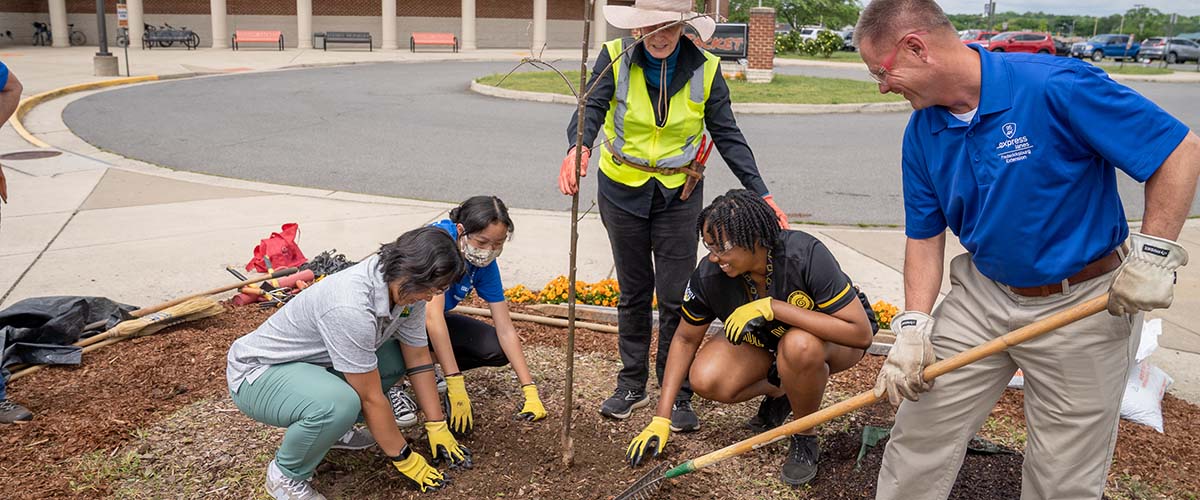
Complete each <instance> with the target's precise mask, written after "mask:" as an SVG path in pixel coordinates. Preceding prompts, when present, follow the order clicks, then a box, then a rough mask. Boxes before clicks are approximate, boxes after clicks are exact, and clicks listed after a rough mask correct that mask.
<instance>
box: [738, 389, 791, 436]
mask: <svg viewBox="0 0 1200 500" xmlns="http://www.w3.org/2000/svg"><path fill="white" fill-rule="evenodd" d="M791 414H792V404H791V403H790V402H789V401H788V398H787V395H784V396H780V397H777V398H773V397H771V396H763V400H762V402H761V403H759V404H758V414H756V415H754V416H753V417H751V418H750V420H749V421H747V422H746V427H749V428H750V430H752V431H754V432H757V433H763V432H767V431H769V430H771V429H774V428H776V427H779V426H781V425H783V423H784V422H787V418H788V415H791Z"/></svg>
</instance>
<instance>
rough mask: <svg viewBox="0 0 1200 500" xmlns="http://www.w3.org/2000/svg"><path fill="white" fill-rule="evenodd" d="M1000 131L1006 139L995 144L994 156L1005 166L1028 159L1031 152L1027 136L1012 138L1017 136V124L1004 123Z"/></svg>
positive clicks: (1031, 145)
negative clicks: (995, 151) (1002, 161)
mask: <svg viewBox="0 0 1200 500" xmlns="http://www.w3.org/2000/svg"><path fill="white" fill-rule="evenodd" d="M1000 130H1001V131H1002V132H1004V137H1006V138H1007V139H1006V140H1003V141H1000V142H998V143H996V150H997V151H998V153H996V155H997V156H999V157H1000V159H1002V160H1004V163H1005V164H1008V163H1016V162H1018V161H1022V160H1027V159H1029V153H1030V152H1032V151H1033V144H1030V142H1029V136H1025V135H1023V136H1020V137H1013V136H1015V135H1017V124H1016V123H1013V122H1008V123H1005V124H1004V125H1003V126H1001V127H1000Z"/></svg>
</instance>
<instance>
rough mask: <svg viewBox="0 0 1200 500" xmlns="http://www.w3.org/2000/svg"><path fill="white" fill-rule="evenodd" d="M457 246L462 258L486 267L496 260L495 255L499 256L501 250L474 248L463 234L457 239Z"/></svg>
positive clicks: (476, 265) (473, 264)
mask: <svg viewBox="0 0 1200 500" xmlns="http://www.w3.org/2000/svg"><path fill="white" fill-rule="evenodd" d="M458 248H459V250H461V251H462V255H463V259H465V260H466V261H467V263H469V264H471V265H472V266H475V267H487V266H488V265H490V264H491V263H492V262H494V261H495V260H496V257H499V256H500V252H501V251H502V250H484V249H482V248H476V247H474V246H473V245H471V244H470V243H468V242H467V238H466V237H465V236H464V237H463V238H461V239H459V244H458Z"/></svg>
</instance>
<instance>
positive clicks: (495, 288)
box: [425, 196, 546, 434]
mask: <svg viewBox="0 0 1200 500" xmlns="http://www.w3.org/2000/svg"><path fill="white" fill-rule="evenodd" d="M432 225H433V226H435V227H439V228H442V229H443V230H445V231H446V232H448V233H450V236H451V237H453V238H454V239H455V241H457V242H458V248H459V250H460V251H461V252H462V255H463V258H464V259H465V260H466V261H467V272H466V273H464V274H463V277H462V278H461V279H460V280H459V281H458V282H457V283H455V284H453V285H451V286H450V288H448V289H447V290H446V293H445V294H444V295H443V296H439V297H435V298H434V299H433V300H431V301H429V306H428V307H427V308H426V309H425V328H426V330H427V331H428V332H429V343H430V345H431V346H432V347H433V350H434V354H435V356H436V357H437V361H438V363H440V364H441V365H442V371H443V372H444V373H446V400H447V404H448V406H449V416H448V419H449V420H450V429H451V430H453V431H455V432H457V433H459V434H466V433H468V432H470V431H471V428H472V427H473V417H472V415H471V400H470V398H469V397H468V396H467V391H466V387H465V382H464V380H463V375H462V372H464V371H467V370H470V369H472V368H478V367H480V366H504V365H507V364H511V365H512V367H513V371H514V372H516V374H517V379H518V380H519V381H520V383H521V390H522V392H523V393H524V396H525V403H524V405H523V406H522V407H521V409H520V411H519V412H518V413H517V416H518V417H521V418H525V419H528V420H530V421H535V420H540V419H542V418H545V416H546V409H545V407H543V406H542V401H541V399H540V398H539V397H538V391H537V386H536V385H534V383H533V376H532V375H531V374H530V373H529V365H528V364H527V363H526V362H525V353H524V351H523V350H522V349H521V338H520V337H519V336H518V335H517V329H516V328H515V327H514V326H513V323H512V318H511V317H510V316H509V312H508V303H507V302H505V300H504V284H503V283H502V282H501V280H500V267H499V266H498V265H497V263H496V257H498V256H500V252H501V251H503V250H504V243H505V242H506V241H508V239H509V237H510V236H511V235H512V231H513V222H512V219H511V218H510V217H509V216H508V208H507V207H505V206H504V202H503V201H500V198H497V197H495V196H475V197H472V198H470V199H468V200H467V201H464V202H463V203H462V204H461V205H459V206H458V207H457V208H455V209H453V210H451V211H450V218H449V219H444V220H442V221H439V222H436V223H434V224H432ZM471 290H475V292H476V293H477V294H478V295H479V297H480V298H482V299H483V300H484V301H486V302H487V303H488V308H489V309H490V310H491V312H492V320H493V323H494V326H493V325H490V324H487V323H484V322H483V321H480V320H477V319H475V318H472V317H469V316H466V315H462V314H454V313H451V312H450V310H451V309H454V307H455V306H457V305H458V303H459V302H461V301H462V300H463V299H465V298H466V297H467V295H468V294H469V293H471Z"/></svg>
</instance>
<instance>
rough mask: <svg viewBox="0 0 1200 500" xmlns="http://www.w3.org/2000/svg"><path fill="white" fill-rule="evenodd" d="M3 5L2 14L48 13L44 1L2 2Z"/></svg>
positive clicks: (8, 0) (20, 0) (14, 0)
mask: <svg viewBox="0 0 1200 500" xmlns="http://www.w3.org/2000/svg"><path fill="white" fill-rule="evenodd" d="M3 4H4V12H22V13H37V12H47V11H48V10H47V9H48V7H47V6H46V0H4V1H3ZM48 17H49V16H47V18H48Z"/></svg>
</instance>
